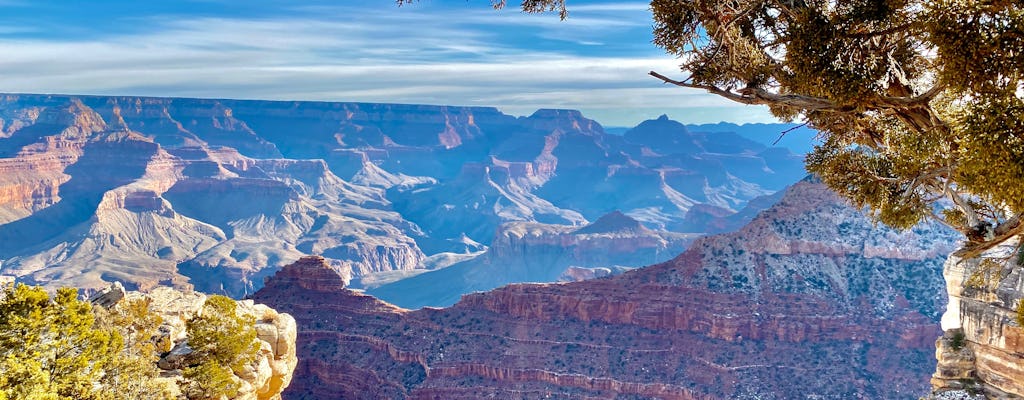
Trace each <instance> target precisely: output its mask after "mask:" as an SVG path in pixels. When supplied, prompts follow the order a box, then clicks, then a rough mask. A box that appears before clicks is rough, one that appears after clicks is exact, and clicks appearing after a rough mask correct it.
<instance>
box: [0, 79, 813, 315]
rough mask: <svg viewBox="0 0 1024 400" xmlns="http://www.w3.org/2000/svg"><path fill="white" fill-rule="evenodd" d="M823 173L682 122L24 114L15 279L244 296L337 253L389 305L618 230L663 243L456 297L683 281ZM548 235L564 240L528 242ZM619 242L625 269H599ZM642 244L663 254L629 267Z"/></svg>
mask: <svg viewBox="0 0 1024 400" xmlns="http://www.w3.org/2000/svg"><path fill="white" fill-rule="evenodd" d="M803 175H804V171H803V166H802V162H801V157H800V156H799V155H796V154H793V153H790V152H789V151H787V150H786V149H783V148H772V147H769V146H766V145H764V144H762V143H758V142H755V141H752V140H749V139H746V138H744V137H743V136H741V135H738V134H736V133H732V132H718V133H713V134H712V133H702V132H690V131H688V130H687V128H686V127H685V126H684V125H683V124H681V123H679V122H676V121H672V120H669V119H668V118H667V117H662V118H659V119H655V120H649V121H645V122H644V123H642V124H640V125H639V126H637V127H635V128H633V129H630V130H628V131H626V132H625V133H624V134H622V135H611V134H607V133H606V132H604V130H603V128H602V127H601V126H600V125H599V124H598V123H596V122H595V121H592V120H589V119H587V118H585V117H584V116H583V115H581V114H580V113H579V112H577V111H571V110H539V111H537V112H536V113H534V114H532V115H530V116H525V117H515V116H511V115H507V114H503V113H501V112H499V111H498V110H497V109H494V108H484V107H448V106H422V105H400V104H366V103H326V102H286V101H277V102H274V101H245V100H216V99H176V98H146V97H104V96H62V95H29V94H7V95H0V278H2V279H4V280H9V279H16V280H18V281H19V282H25V283H31V284H42V285H49V286H56V285H71V286H76V287H80V288H102V287H105V286H106V285H107V284H108V283H109V282H113V281H116V282H122V283H123V284H124V285H126V287H128V288H129V289H138V290H148V289H151V288H154V287H157V286H173V287H177V288H182V289H196V290H200V291H204V292H210V293H224V294H228V295H231V296H233V297H243V296H246V295H248V294H252V293H253V292H255V291H256V290H258V289H259V287H260V286H261V285H262V282H263V278H265V277H267V276H269V275H271V274H273V273H274V272H275V271H276V270H277V269H279V268H280V267H282V266H284V265H286V264H289V263H291V262H293V261H295V260H297V259H298V258H300V257H302V256H304V255H320V256H323V257H324V258H325V260H327V262H328V263H329V264H330V265H331V266H332V267H333V268H335V269H336V270H338V271H339V272H340V273H341V274H342V275H343V277H344V279H345V281H346V282H348V283H349V284H350V285H355V286H359V285H364V284H365V285H366V287H365V289H371V290H372V289H373V287H377V286H381V285H384V284H386V283H392V282H394V281H395V280H398V279H402V278H407V277H411V276H414V275H417V274H420V273H423V272H426V271H428V270H435V269H440V268H443V267H447V266H451V265H453V264H458V263H464V262H470V260H469V259H470V258H473V257H474V256H482V255H484V254H486V256H484V257H481V258H479V259H478V260H476V261H472V262H471V263H474V264H477V265H480V264H488V263H491V262H496V260H506V258H503V257H506V256H508V255H509V254H510V252H513V253H514V252H518V254H519V256H516V257H518V259H517V260H518V261H517V264H515V265H520V266H521V265H524V263H527V262H529V261H530V260H529V257H530V256H531V255H534V254H538V255H540V254H543V255H545V256H552V255H551V254H550V253H551V252H552V251H555V250H556V249H555V248H554V247H550V246H548V247H546V248H545V249H546V250H543V251H541V250H536V251H527V252H523V251H522V248H521V247H520V248H519V250H513V249H503V246H509V245H516V246H522V245H524V244H527V243H528V244H530V245H532V244H536V245H538V246H546V244H544V240H548V239H550V240H555V241H561V240H570V239H568V237H569V236H566V233H565V232H567V231H570V230H576V229H579V228H581V227H584V226H587V225H588V224H591V223H593V222H595V221H597V220H598V219H599V218H601V217H602V216H604V215H608V214H610V213H614V212H621V213H622V214H623V215H625V216H628V217H629V218H631V219H633V220H636V221H638V222H639V223H640V224H642V225H643V226H644V227H645V230H643V231H634V232H632V233H630V234H621V235H620V234H615V235H611V236H615V237H614V238H610V236H609V237H608V238H605V239H601V238H599V237H598V236H601V235H590V236H589V237H588V238H586V240H583V239H582V236H580V235H576V236H578V237H576V239H571V240H578V243H579V244H578V245H576V247H575V248H576V249H577V250H573V251H568V252H566V254H562V255H554V256H553V258H559V260H558V261H557V262H548V263H546V264H545V265H547V267H545V268H547V269H545V270H543V271H509V272H508V274H507V277H506V278H504V279H502V280H495V279H492V280H489V281H487V282H477V283H471V284H469V285H452V286H451V288H452V289H454V290H466V291H469V290H478V289H480V288H490V287H494V286H498V285H501V284H505V283H512V282H517V281H524V280H525V281H535V280H538V279H543V280H555V279H558V278H559V277H560V276H561V275H562V274H563V272H565V271H566V270H567V269H568V268H570V267H589V266H597V265H596V264H600V263H603V262H613V263H616V264H622V265H620V266H621V267H624V268H631V267H638V266H642V265H647V264H651V263H656V262H661V261H665V260H667V259H669V258H671V257H673V256H674V255H675V254H676V253H678V251H679V250H681V249H682V248H683V247H685V244H686V243H687V241H688V240H690V239H692V237H695V236H698V235H699V234H702V233H705V232H711V231H721V230H722V229H724V228H723V227H735V226H738V225H741V224H742V222H743V221H745V220H749V218H752V217H753V214H754V213H756V210H755V211H754V212H753V213H749V212H748V213H741V212H740V211H741V210H742V209H743V208H744V207H747V206H748V203H751V200H752V199H757V198H763V197H764V196H767V195H770V194H772V193H774V192H775V191H777V190H778V189H781V188H782V187H784V186H785V185H786V184H788V183H790V182H793V181H795V180H797V179H799V178H800V177H801V176H803ZM622 188H629V190H622ZM753 204H755V205H756V204H760V205H761V208H763V207H764V206H766V205H767V203H765V202H756V201H755V202H753ZM730 218H731V219H730ZM737 221H738V222H737ZM516 224H520V225H518V226H519V227H516ZM530 224H533V225H530ZM527 225H529V226H531V228H529V229H528V230H529V231H531V232H540V231H543V232H547V233H545V234H543V235H541V236H543V237H545V238H548V239H544V240H539V239H538V240H533V239H524V240H519V239H517V238H520V237H518V236H516V234H513V233H511V232H517V231H518V230H520V229H522V228H521V227H522V226H527ZM606 236H607V235H606ZM538 237H539V236H538ZM687 238H690V239H687ZM601 240H612V241H614V245H613V246H612V247H613V248H616V249H619V250H616V251H618V254H620V256H616V255H613V254H611V253H609V254H607V255H606V256H601V257H596V256H591V255H590V252H589V251H584V249H593V248H595V247H600V246H603V244H601V243H602V242H601ZM609 243H611V242H609ZM492 246H493V247H495V248H494V249H493V251H487V250H488V248H489V247H492ZM630 246H632V247H636V248H644V249H648V250H645V251H648V252H650V253H652V254H654V256H651V257H648V256H647V255H644V256H642V257H639V256H638V257H635V258H633V259H626V258H625V257H621V255H622V254H624V252H622V251H621V249H626V248H629V247H630ZM614 252H615V251H613V253H614ZM524 257H526V258H524ZM587 257H590V258H587ZM602 257H603V258H602ZM616 257H618V258H616ZM502 262H504V261H502ZM539 264H544V263H540V262H539V263H538V265H539ZM510 265H512V264H510ZM462 268H465V267H462ZM591 272H592V271H591ZM381 290H384V289H381ZM461 293H462V292H460V293H455V294H454V295H452V294H448V293H446V295H447V296H458V295H460V294H461ZM426 300H428V301H427V302H426V303H429V304H438V303H445V302H450V301H451V300H452V298H450V297H449V298H445V299H441V298H439V297H438V296H434V297H433V298H430V299H426Z"/></svg>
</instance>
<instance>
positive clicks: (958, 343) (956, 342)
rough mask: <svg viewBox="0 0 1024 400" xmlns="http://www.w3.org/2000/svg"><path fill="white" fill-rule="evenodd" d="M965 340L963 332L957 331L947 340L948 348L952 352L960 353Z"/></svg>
mask: <svg viewBox="0 0 1024 400" xmlns="http://www.w3.org/2000/svg"><path fill="white" fill-rule="evenodd" d="M966 340H967V339H966V336H964V331H962V330H958V331H956V332H954V333H953V337H951V338H949V347H951V348H952V349H953V351H960V349H962V348H964V345H965V344H966V343H965V341H966Z"/></svg>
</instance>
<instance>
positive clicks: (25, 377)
mask: <svg viewBox="0 0 1024 400" xmlns="http://www.w3.org/2000/svg"><path fill="white" fill-rule="evenodd" d="M159 323H160V320H159V317H157V316H155V315H154V314H152V313H151V312H150V311H149V308H148V304H141V305H140V304H136V303H133V302H128V304H122V305H119V306H118V307H115V309H114V310H110V311H108V310H105V309H102V308H93V307H92V305H91V304H89V303H88V302H86V301H83V300H80V299H79V298H78V292H77V291H76V290H75V289H71V288H62V289H59V290H58V291H57V293H56V294H55V295H54V296H53V297H51V296H50V295H49V294H48V293H47V292H46V291H45V290H44V289H42V288H40V287H32V286H27V285H21V284H19V285H13V286H6V287H4V288H3V290H2V292H0V400H3V399H5V398H7V399H39V400H42V399H47V400H57V399H60V400H63V399H75V400H78V399H115V398H132V399H171V397H170V395H169V394H168V393H167V391H166V388H165V387H164V386H161V385H159V384H157V383H155V382H154V381H153V378H155V377H156V375H157V368H156V363H155V361H156V357H157V355H156V353H155V351H154V349H153V347H152V342H151V340H150V339H151V338H152V333H153V332H155V330H156V327H157V326H158V325H159Z"/></svg>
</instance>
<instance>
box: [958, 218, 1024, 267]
mask: <svg viewBox="0 0 1024 400" xmlns="http://www.w3.org/2000/svg"><path fill="white" fill-rule="evenodd" d="M992 232H993V235H992V237H991V238H986V240H985V241H983V242H971V243H967V244H966V245H964V247H963V248H962V249H960V250H957V251H955V252H953V255H954V256H957V257H960V258H963V259H968V258H974V257H977V256H980V255H981V253H984V252H985V251H987V250H989V249H991V248H993V247H996V246H998V245H999V244H1000V243H1003V242H1005V241H1007V240H1010V238H1012V237H1014V236H1017V235H1020V234H1024V223H1022V222H1021V219H1020V215H1017V216H1014V217H1013V218H1010V219H1008V220H1006V222H1003V223H1001V224H999V226H997V227H995V229H993V231H992Z"/></svg>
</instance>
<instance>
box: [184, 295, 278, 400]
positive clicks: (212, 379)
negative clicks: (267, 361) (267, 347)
mask: <svg viewBox="0 0 1024 400" xmlns="http://www.w3.org/2000/svg"><path fill="white" fill-rule="evenodd" d="M237 308H238V305H237V303H235V301H234V300H231V299H230V298H228V297H225V296H216V295H215V296H210V297H209V298H208V299H207V300H206V303H204V304H203V308H202V312H201V313H200V314H198V315H196V316H195V317H193V318H191V319H189V320H188V321H187V323H186V326H185V329H186V330H187V331H188V336H189V340H188V343H189V346H190V347H191V348H192V350H193V360H194V362H193V363H192V364H191V365H189V366H188V367H186V368H185V369H184V371H183V376H184V377H185V379H186V385H185V388H184V389H185V390H184V393H185V394H186V395H187V396H188V397H189V398H191V399H219V398H221V397H222V396H226V397H228V398H231V397H234V396H235V395H237V394H238V389H239V388H240V383H239V382H237V381H235V380H234V379H233V375H234V373H235V372H240V371H242V370H243V369H244V368H245V367H246V366H247V365H248V364H251V363H252V362H253V361H254V360H255V359H256V356H257V355H258V352H259V349H260V345H259V342H258V341H257V339H256V327H255V324H256V321H255V318H253V317H251V316H240V315H238V313H237Z"/></svg>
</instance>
